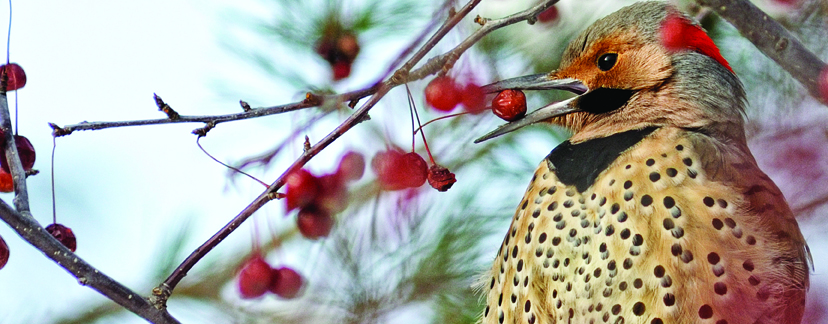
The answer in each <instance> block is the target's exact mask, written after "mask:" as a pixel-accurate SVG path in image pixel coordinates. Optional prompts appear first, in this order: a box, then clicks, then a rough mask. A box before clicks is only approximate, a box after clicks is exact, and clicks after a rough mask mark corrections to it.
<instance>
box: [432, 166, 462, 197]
mask: <svg viewBox="0 0 828 324" xmlns="http://www.w3.org/2000/svg"><path fill="white" fill-rule="evenodd" d="M455 182H457V179H455V178H454V173H451V171H449V169H446V167H444V166H441V165H438V164H435V165H432V166H431V167H430V168H428V184H429V185H431V187H432V188H434V189H437V191H446V190H449V188H451V186H452V185H454V183H455Z"/></svg>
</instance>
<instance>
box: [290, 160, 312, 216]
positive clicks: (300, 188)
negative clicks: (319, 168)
mask: <svg viewBox="0 0 828 324" xmlns="http://www.w3.org/2000/svg"><path fill="white" fill-rule="evenodd" d="M285 186H287V194H285V204H286V205H287V210H288V211H291V210H294V209H296V208H300V207H304V206H307V205H308V204H310V203H311V202H313V200H314V199H316V196H317V195H318V194H319V180H318V179H317V178H316V177H315V176H314V175H313V174H311V173H310V172H308V170H305V169H299V170H298V171H295V172H293V173H291V174H290V175H288V176H287V178H286V179H285Z"/></svg>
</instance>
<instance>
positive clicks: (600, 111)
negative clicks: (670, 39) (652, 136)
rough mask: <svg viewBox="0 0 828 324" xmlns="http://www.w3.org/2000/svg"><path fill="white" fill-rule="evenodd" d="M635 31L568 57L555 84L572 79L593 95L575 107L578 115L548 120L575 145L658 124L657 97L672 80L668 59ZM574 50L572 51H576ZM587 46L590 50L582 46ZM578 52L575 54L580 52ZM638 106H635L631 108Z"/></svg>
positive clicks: (661, 49) (656, 45)
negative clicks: (570, 134) (561, 128)
mask: <svg viewBox="0 0 828 324" xmlns="http://www.w3.org/2000/svg"><path fill="white" fill-rule="evenodd" d="M638 35H639V34H638V33H637V32H636V31H635V30H634V29H632V28H627V29H619V30H617V31H615V32H613V33H610V34H609V35H608V36H607V37H602V38H601V39H599V40H596V41H594V42H592V43H590V44H589V46H588V47H585V48H583V49H582V50H581V51H572V52H571V53H568V54H570V55H569V56H565V57H564V60H563V62H562V63H561V68H560V69H559V70H557V71H554V72H552V73H550V77H551V78H553V79H561V78H573V79H577V80H580V81H581V82H583V83H584V85H586V86H587V87H588V88H589V89H590V93H587V94H585V95H584V96H583V97H582V98H579V99H578V100H577V101H575V102H574V103H573V104H574V105H576V106H577V108H578V109H579V110H578V111H575V112H572V113H569V114H566V115H562V116H558V117H555V118H552V119H550V120H549V122H551V123H553V124H558V125H561V126H564V127H566V128H568V129H570V130H572V131H573V133H574V134H573V138H572V141H573V142H578V141H582V140H586V139H590V138H596V137H603V136H607V135H611V134H614V133H616V132H621V131H624V130H629V129H634V128H639V127H642V126H649V125H652V124H656V123H657V122H656V121H657V120H658V119H659V118H660V117H659V116H658V114H659V113H660V112H658V111H655V110H653V109H652V107H654V106H661V105H658V104H657V101H659V100H663V98H660V97H659V96H656V94H655V92H656V91H659V90H660V89H659V88H660V87H662V86H663V85H664V84H665V82H666V81H667V80H668V79H669V78H670V77H671V76H672V74H673V68H672V65H671V59H670V56H669V54H668V53H667V52H666V51H665V49H664V47H663V46H661V44H659V43H657V42H656V43H653V42H646V41H644V40H642V39H641V38H640V37H639V36H638ZM578 45H579V44H573V45H571V46H578ZM584 45H586V44H584ZM576 49H577V48H576ZM633 101H635V103H636V104H634V105H633V104H630V103H631V102H633Z"/></svg>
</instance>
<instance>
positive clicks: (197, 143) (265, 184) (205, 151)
mask: <svg viewBox="0 0 828 324" xmlns="http://www.w3.org/2000/svg"><path fill="white" fill-rule="evenodd" d="M202 137H203V136H199V137H196V145H198V148H200V149H201V151H202V152H204V154H206V155H207V156H208V157H210V158H211V159H213V161H216V163H218V164H221V165H223V166H224V167H226V168H228V169H232V170H233V171H236V172H238V173H241V174H243V175H246V176H247V177H248V178H250V179H253V180H256V182H258V183H260V184H261V185H263V186H265V188H267V187H269V185H268V184H267V183H264V181H262V180H259V179H257V178H256V177H254V176H252V175H250V174H247V173H246V172H244V171H242V170H239V169H236V168H234V167H232V166H229V165H227V164H225V163H224V162H221V161H219V160H218V159H216V158H215V157H213V156H212V155H210V153H207V150H205V149H204V147H202V146H201V138H202Z"/></svg>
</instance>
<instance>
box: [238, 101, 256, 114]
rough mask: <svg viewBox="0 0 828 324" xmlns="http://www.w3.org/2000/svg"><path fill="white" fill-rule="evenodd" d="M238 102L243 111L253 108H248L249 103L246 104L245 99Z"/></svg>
mask: <svg viewBox="0 0 828 324" xmlns="http://www.w3.org/2000/svg"><path fill="white" fill-rule="evenodd" d="M239 104H240V105H241V107H242V110H244V112H248V111H251V110H253V108H250V104H248V103H247V101H244V100H239Z"/></svg>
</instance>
